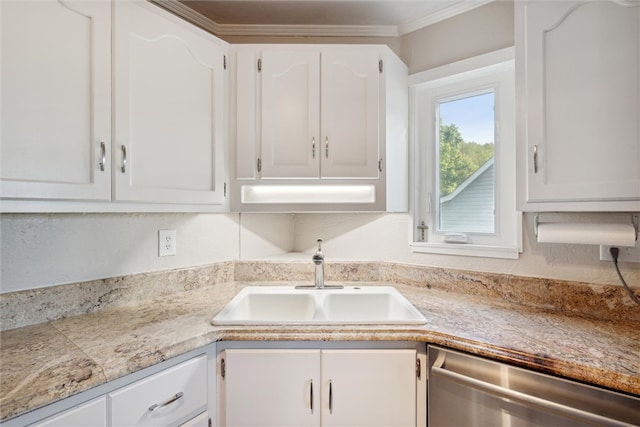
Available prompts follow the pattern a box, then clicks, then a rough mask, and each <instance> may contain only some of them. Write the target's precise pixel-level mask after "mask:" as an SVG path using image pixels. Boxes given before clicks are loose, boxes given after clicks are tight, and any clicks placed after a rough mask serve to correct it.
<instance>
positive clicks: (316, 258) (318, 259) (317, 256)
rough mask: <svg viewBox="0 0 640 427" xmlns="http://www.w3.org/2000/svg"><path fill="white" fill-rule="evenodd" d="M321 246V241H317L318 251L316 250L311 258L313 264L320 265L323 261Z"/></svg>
mask: <svg viewBox="0 0 640 427" xmlns="http://www.w3.org/2000/svg"><path fill="white" fill-rule="evenodd" d="M321 245H322V239H318V249H317V250H316V253H315V254H313V257H312V258H311V259H312V260H313V262H314V263H316V264H321V263H322V262H323V261H324V254H323V253H322V246H321Z"/></svg>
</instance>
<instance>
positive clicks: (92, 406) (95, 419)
mask: <svg viewBox="0 0 640 427" xmlns="http://www.w3.org/2000/svg"><path fill="white" fill-rule="evenodd" d="M32 427H107V398H106V397H105V396H102V397H99V398H97V399H95V400H91V401H89V402H87V403H84V404H82V405H79V406H76V407H75V408H72V409H69V410H67V411H64V412H62V413H60V414H57V415H54V416H52V417H50V418H47V419H46V420H44V421H42V422H39V423H36V424H32Z"/></svg>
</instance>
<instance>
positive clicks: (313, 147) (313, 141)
mask: <svg viewBox="0 0 640 427" xmlns="http://www.w3.org/2000/svg"><path fill="white" fill-rule="evenodd" d="M311 158H312V159H315V158H316V138H315V137H314V138H311Z"/></svg>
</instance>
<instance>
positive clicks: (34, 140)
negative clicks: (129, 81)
mask: <svg viewBox="0 0 640 427" xmlns="http://www.w3.org/2000/svg"><path fill="white" fill-rule="evenodd" d="M0 42H1V52H0V97H1V105H0V181H1V185H0V195H1V197H2V198H29V199H93V200H109V199H110V198H111V183H110V180H111V174H110V165H109V157H110V149H111V86H110V81H111V68H110V64H111V62H110V61H111V8H110V3H109V2H108V1H100V0H98V1H91V2H86V1H73V0H60V1H55V0H38V1H12V0H7V1H4V0H3V1H2V2H0Z"/></svg>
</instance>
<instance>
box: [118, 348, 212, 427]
mask: <svg viewBox="0 0 640 427" xmlns="http://www.w3.org/2000/svg"><path fill="white" fill-rule="evenodd" d="M108 399H109V403H110V406H111V420H112V425H113V426H114V427H119V426H134V425H135V426H174V425H177V424H178V423H180V422H184V421H186V420H188V419H190V418H192V417H194V416H196V415H198V414H199V413H201V412H203V411H205V410H206V406H207V359H206V356H205V355H202V356H199V357H196V358H194V359H191V360H188V361H186V362H183V363H181V364H179V365H177V366H174V367H172V368H169V369H166V370H164V371H162V372H160V373H157V374H155V375H152V376H150V377H148V378H145V379H142V380H140V381H137V382H135V383H133V384H131V385H129V386H127V387H124V388H122V389H120V390H117V391H115V392H113V393H109V395H108Z"/></svg>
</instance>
